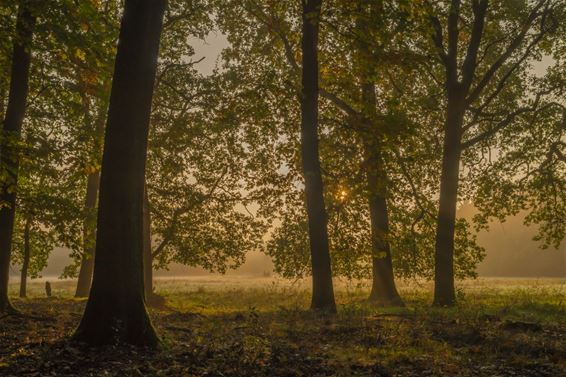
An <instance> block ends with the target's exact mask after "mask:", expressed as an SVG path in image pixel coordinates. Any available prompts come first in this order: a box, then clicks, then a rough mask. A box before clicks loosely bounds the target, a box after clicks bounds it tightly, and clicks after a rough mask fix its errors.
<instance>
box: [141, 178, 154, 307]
mask: <svg viewBox="0 0 566 377" xmlns="http://www.w3.org/2000/svg"><path fill="white" fill-rule="evenodd" d="M143 281H144V287H145V299H146V300H149V299H151V297H152V296H153V256H152V254H151V212H150V206H149V195H148V194H147V188H146V189H145V194H144V200H143Z"/></svg>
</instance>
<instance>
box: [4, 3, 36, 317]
mask: <svg viewBox="0 0 566 377" xmlns="http://www.w3.org/2000/svg"><path fill="white" fill-rule="evenodd" d="M34 24H35V17H34V16H33V14H32V12H31V10H30V8H29V2H28V1H26V0H22V1H21V2H20V5H19V10H18V18H17V21H16V33H15V38H14V46H13V52H12V68H11V76H10V90H9V94H8V105H7V107H6V117H5V118H4V124H3V134H2V135H1V136H2V138H1V146H0V167H1V168H2V170H4V171H5V174H4V177H5V180H4V181H3V182H0V203H2V206H1V207H0V312H6V311H14V310H15V309H14V308H13V306H12V304H11V303H10V299H9V298H8V280H9V275H10V257H11V254H12V236H13V232H14V218H15V213H16V187H17V180H18V170H19V165H20V161H19V151H18V146H17V142H18V141H19V140H20V138H21V132H22V123H23V120H24V115H25V110H26V102H27V97H28V91H29V84H28V83H29V71H30V63H31V52H30V49H31V41H32V37H33V28H34Z"/></svg>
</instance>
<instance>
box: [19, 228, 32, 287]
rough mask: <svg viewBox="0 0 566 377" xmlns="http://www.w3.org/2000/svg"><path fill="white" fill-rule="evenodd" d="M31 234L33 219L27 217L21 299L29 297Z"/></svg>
mask: <svg viewBox="0 0 566 377" xmlns="http://www.w3.org/2000/svg"><path fill="white" fill-rule="evenodd" d="M30 232H31V217H27V218H26V224H25V226H24V260H23V262H22V271H21V278H20V297H22V298H23V297H26V296H27V281H28V269H29V259H30V257H31V245H30Z"/></svg>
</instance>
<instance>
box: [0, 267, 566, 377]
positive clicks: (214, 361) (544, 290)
mask: <svg viewBox="0 0 566 377" xmlns="http://www.w3.org/2000/svg"><path fill="white" fill-rule="evenodd" d="M12 289H13V293H14V294H16V289H17V287H16V286H13V287H12ZM52 289H53V295H54V296H55V297H52V298H50V299H47V298H45V297H44V293H43V283H31V284H30V286H29V296H30V298H28V299H24V300H20V299H14V303H15V304H16V305H17V306H18V307H19V308H21V309H23V310H24V311H26V312H29V313H33V314H40V315H43V316H50V317H51V318H53V320H52V321H47V322H45V321H35V320H22V319H16V318H9V317H8V318H4V319H2V320H0V375H10V374H13V375H23V374H24V373H27V374H30V375H33V373H40V374H36V375H49V373H51V374H52V375H85V376H86V375H93V376H94V375H104V373H107V375H120V376H128V375H132V376H135V375H171V376H183V375H187V376H189V375H190V376H192V375H196V376H205V375H209V376H211V375H212V376H229V375H230V376H279V375H286V376H300V375H303V376H316V375H320V376H323V375H337V376H354V375H360V376H496V375H499V376H566V280H553V279H541V280H533V279H480V280H477V281H466V282H461V283H460V284H459V288H458V292H459V293H458V297H459V303H458V306H456V307H454V308H448V309H443V308H432V307H430V302H431V301H432V297H431V292H432V286H431V285H430V284H429V283H424V282H423V283H415V282H412V283H401V284H400V291H401V294H402V296H403V298H404V299H405V302H406V304H407V307H406V308H401V309H399V308H397V309H384V308H378V307H374V306H372V305H370V304H368V303H367V302H366V301H365V298H366V297H367V295H368V284H367V282H354V283H348V282H337V287H336V300H337V303H338V314H337V315H336V316H324V315H321V314H319V313H313V312H310V311H308V310H306V309H307V308H308V304H309V300H310V293H309V284H308V281H298V282H294V283H290V282H288V281H284V280H281V279H274V278H267V277H264V278H246V277H235V276H228V277H192V278H189V279H182V280H180V279H177V280H174V279H163V280H161V279H158V280H157V282H156V293H158V294H159V295H162V296H163V297H165V300H166V304H165V306H163V307H160V308H150V315H151V317H152V320H153V323H154V325H155V327H156V328H157V330H158V332H159V334H160V335H161V336H162V339H163V344H164V347H163V348H162V349H161V350H160V351H158V352H150V351H140V350H133V349H128V348H125V347H120V348H115V347H114V348H112V347H110V348H108V349H105V350H102V351H101V350H89V349H83V348H80V347H79V348H75V346H74V345H70V344H68V343H67V342H65V339H66V336H68V335H69V334H70V333H71V332H72V330H73V329H74V327H75V326H76V325H77V323H78V321H79V319H80V315H81V312H82V310H83V308H84V303H85V301H84V300H78V299H74V298H73V297H72V294H73V289H74V282H72V281H54V282H52Z"/></svg>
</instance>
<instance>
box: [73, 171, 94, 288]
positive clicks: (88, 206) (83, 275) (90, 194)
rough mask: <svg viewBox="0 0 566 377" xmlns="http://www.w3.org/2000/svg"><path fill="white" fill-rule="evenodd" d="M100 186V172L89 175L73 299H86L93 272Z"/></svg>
mask: <svg viewBox="0 0 566 377" xmlns="http://www.w3.org/2000/svg"><path fill="white" fill-rule="evenodd" d="M99 186H100V172H98V171H96V172H94V173H90V174H89V175H88V177H87V186H86V196H85V212H86V215H85V219H84V220H83V255H82V257H81V268H80V270H79V279H78V281H77V290H76V291H75V297H88V292H89V291H90V283H91V281H92V271H93V270H94V251H95V247H94V239H95V231H96V227H95V224H96V212H95V211H96V199H97V196H98V188H99Z"/></svg>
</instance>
